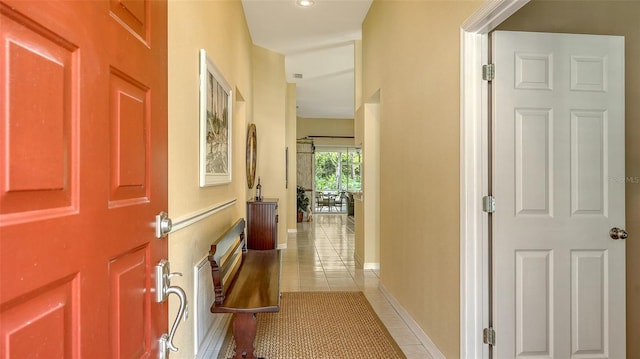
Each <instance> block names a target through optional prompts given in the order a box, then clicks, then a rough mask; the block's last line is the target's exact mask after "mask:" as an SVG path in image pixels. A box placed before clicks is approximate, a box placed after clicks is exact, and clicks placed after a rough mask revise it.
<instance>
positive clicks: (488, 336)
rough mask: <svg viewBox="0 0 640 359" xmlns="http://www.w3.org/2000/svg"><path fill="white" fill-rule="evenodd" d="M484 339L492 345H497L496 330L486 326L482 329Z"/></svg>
mask: <svg viewBox="0 0 640 359" xmlns="http://www.w3.org/2000/svg"><path fill="white" fill-rule="evenodd" d="M482 341H483V342H484V343H485V344H489V345H491V346H495V345H496V331H495V330H493V328H491V327H489V328H484V329H483V330H482Z"/></svg>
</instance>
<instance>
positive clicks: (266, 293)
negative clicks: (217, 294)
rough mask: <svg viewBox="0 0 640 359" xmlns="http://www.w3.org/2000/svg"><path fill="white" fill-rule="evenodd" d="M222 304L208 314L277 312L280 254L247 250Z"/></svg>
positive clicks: (278, 307) (272, 250) (214, 305)
mask: <svg viewBox="0 0 640 359" xmlns="http://www.w3.org/2000/svg"><path fill="white" fill-rule="evenodd" d="M243 256H244V258H243V259H242V265H241V266H240V269H239V270H238V273H237V274H236V278H235V279H234V281H233V282H232V283H231V286H230V287H229V289H228V290H227V295H226V297H225V299H224V301H223V302H222V304H216V303H215V302H214V303H213V305H212V306H211V312H212V313H240V312H250V313H258V312H277V311H278V310H280V281H279V280H278V279H279V277H280V251H279V250H277V249H269V250H251V249H250V250H248V251H247V252H246V253H244V255H243Z"/></svg>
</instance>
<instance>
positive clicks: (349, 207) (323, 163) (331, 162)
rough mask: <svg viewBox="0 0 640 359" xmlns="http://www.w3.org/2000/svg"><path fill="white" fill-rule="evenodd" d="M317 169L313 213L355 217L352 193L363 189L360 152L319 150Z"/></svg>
mask: <svg viewBox="0 0 640 359" xmlns="http://www.w3.org/2000/svg"><path fill="white" fill-rule="evenodd" d="M314 167H315V175H314V183H315V188H314V202H313V210H314V212H315V213H336V214H338V213H339V214H348V215H350V216H353V213H354V210H353V194H352V193H353V192H359V191H360V190H361V189H362V172H361V169H362V150H361V148H360V147H340V148H336V147H326V148H322V147H319V148H316V152H315V166H314Z"/></svg>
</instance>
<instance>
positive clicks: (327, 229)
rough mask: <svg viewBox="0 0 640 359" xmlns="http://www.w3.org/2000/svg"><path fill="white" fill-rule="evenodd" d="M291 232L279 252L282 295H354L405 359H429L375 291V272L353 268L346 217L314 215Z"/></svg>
mask: <svg viewBox="0 0 640 359" xmlns="http://www.w3.org/2000/svg"><path fill="white" fill-rule="evenodd" d="M297 231H298V232H297V233H290V234H289V237H288V239H287V248H286V249H284V250H283V251H282V278H281V290H282V291H283V292H295V291H324V290H326V291H330V290H335V291H356V290H360V291H362V292H364V294H365V296H366V297H367V299H368V300H369V303H370V304H371V306H372V307H373V309H374V310H375V311H376V313H377V314H378V317H380V320H381V321H382V322H383V323H384V324H385V326H386V327H387V329H388V330H389V333H391V335H392V336H393V338H394V339H395V340H396V342H397V343H398V345H399V346H400V347H401V348H402V351H403V352H404V353H405V355H406V356H407V358H408V359H414V358H432V357H431V355H429V353H428V352H427V350H426V349H425V348H424V346H423V345H422V344H421V343H420V341H419V340H418V338H417V337H416V336H415V335H414V334H413V332H412V331H411V329H410V328H409V327H408V326H407V325H406V324H405V322H404V320H403V319H402V318H401V317H400V316H399V315H398V313H397V312H396V310H395V309H394V308H393V307H392V306H391V304H390V303H389V301H388V300H387V299H386V297H385V296H384V295H383V294H382V292H381V291H380V290H379V289H378V283H379V272H378V271H377V270H363V269H361V268H358V266H357V265H356V262H355V260H354V246H355V243H354V230H353V222H352V221H351V220H350V219H349V218H348V217H347V216H346V215H339V214H326V215H325V214H317V213H316V214H314V215H313V221H312V222H303V223H298V227H297Z"/></svg>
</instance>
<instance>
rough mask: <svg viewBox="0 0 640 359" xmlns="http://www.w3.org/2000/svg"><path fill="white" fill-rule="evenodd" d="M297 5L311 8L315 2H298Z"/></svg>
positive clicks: (308, 0) (299, 0)
mask: <svg viewBox="0 0 640 359" xmlns="http://www.w3.org/2000/svg"><path fill="white" fill-rule="evenodd" d="M296 4H298V6H302V7H311V6H313V4H315V2H314V1H313V0H296Z"/></svg>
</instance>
